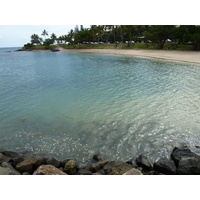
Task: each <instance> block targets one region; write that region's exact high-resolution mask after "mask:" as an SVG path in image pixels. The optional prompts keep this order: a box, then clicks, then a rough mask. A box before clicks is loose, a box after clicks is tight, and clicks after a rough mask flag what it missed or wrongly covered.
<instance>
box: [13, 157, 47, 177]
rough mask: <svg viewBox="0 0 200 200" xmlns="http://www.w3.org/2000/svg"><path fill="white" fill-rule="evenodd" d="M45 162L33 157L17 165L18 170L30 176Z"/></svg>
mask: <svg viewBox="0 0 200 200" xmlns="http://www.w3.org/2000/svg"><path fill="white" fill-rule="evenodd" d="M43 162H44V160H43V159H42V158H37V157H31V158H27V159H25V160H24V161H22V162H20V163H18V164H17V165H16V169H17V170H18V171H19V172H21V173H23V172H29V173H30V174H32V173H33V171H34V170H35V169H36V168H37V167H39V166H40V165H42V164H43Z"/></svg>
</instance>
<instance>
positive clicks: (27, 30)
mask: <svg viewBox="0 0 200 200" xmlns="http://www.w3.org/2000/svg"><path fill="white" fill-rule="evenodd" d="M75 26H76V25H0V48H1V47H22V46H23V45H24V44H26V43H28V42H30V37H31V35H32V34H38V35H39V36H40V37H42V36H41V34H42V31H43V30H44V29H45V30H46V31H47V32H48V34H49V36H50V35H51V34H52V33H55V34H56V36H61V35H65V34H67V33H68V32H69V31H70V30H71V29H74V27H75ZM84 27H85V28H87V27H89V25H84Z"/></svg>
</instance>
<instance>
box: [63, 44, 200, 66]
mask: <svg viewBox="0 0 200 200" xmlns="http://www.w3.org/2000/svg"><path fill="white" fill-rule="evenodd" d="M59 50H60V51H62V52H78V53H95V54H112V55H120V56H128V57H141V58H150V59H156V60H166V61H171V62H181V63H192V64H200V51H177V50H135V49H128V50H127V49H63V48H59Z"/></svg>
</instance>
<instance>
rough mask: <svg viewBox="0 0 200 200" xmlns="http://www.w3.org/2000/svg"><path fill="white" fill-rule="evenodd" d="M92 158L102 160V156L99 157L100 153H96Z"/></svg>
mask: <svg viewBox="0 0 200 200" xmlns="http://www.w3.org/2000/svg"><path fill="white" fill-rule="evenodd" d="M92 158H93V159H94V160H96V161H100V160H103V159H102V157H101V156H100V155H98V154H95V155H93V157H92Z"/></svg>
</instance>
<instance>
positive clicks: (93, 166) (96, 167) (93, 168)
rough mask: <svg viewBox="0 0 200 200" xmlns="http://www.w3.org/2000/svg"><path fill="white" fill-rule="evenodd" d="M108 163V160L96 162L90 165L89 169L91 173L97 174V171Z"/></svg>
mask: <svg viewBox="0 0 200 200" xmlns="http://www.w3.org/2000/svg"><path fill="white" fill-rule="evenodd" d="M108 162H109V161H108V160H102V161H99V162H96V163H92V164H91V168H90V169H91V171H92V172H97V171H99V170H100V169H103V167H104V166H105V165H106V164H107V163H108Z"/></svg>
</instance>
